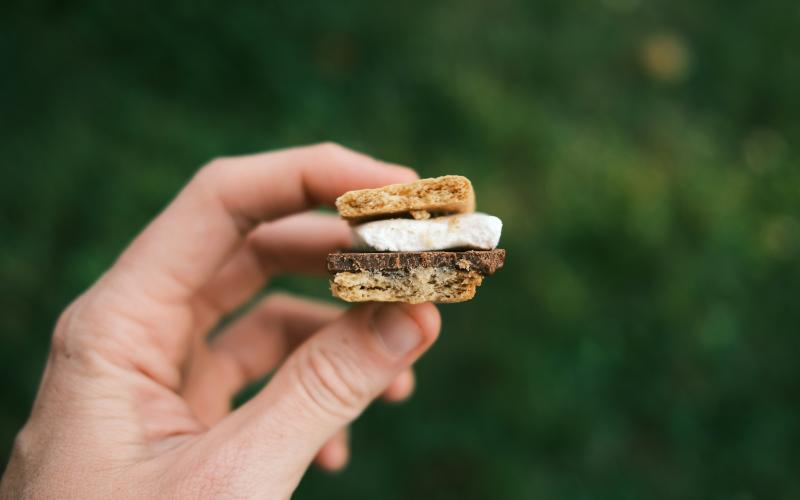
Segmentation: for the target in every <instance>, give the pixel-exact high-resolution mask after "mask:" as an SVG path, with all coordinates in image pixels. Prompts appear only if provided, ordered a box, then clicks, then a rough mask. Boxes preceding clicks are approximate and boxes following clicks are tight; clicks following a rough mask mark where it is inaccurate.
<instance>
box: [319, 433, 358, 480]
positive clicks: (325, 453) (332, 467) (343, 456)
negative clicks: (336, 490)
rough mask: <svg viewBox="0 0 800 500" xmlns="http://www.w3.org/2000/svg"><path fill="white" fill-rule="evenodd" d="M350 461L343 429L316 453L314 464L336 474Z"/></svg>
mask: <svg viewBox="0 0 800 500" xmlns="http://www.w3.org/2000/svg"><path fill="white" fill-rule="evenodd" d="M349 459H350V444H349V438H348V430H347V427H343V428H342V429H341V430H339V432H337V433H336V434H334V436H333V437H332V438H330V439H329V440H328V442H327V443H325V444H324V445H323V446H322V448H320V449H319V451H318V452H317V456H316V457H315V458H314V462H315V463H316V464H317V466H319V467H320V468H321V469H324V470H327V471H330V472H336V471H339V470H342V469H344V467H345V466H346V465H347V461H348V460H349Z"/></svg>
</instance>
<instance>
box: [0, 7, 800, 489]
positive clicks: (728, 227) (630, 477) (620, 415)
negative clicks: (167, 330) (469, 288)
mask: <svg viewBox="0 0 800 500" xmlns="http://www.w3.org/2000/svg"><path fill="white" fill-rule="evenodd" d="M798 26H800V7H798V5H797V3H796V2H792V1H788V0H787V1H770V2H745V1H740V0H730V1H721V0H716V1H697V0H672V1H666V0H665V1H647V0H598V1H588V0H569V1H567V0H541V1H535V2H525V1H515V0H497V1H489V0H482V1H481V0H460V1H455V0H452V1H440V2H411V1H409V2H393V3H381V2H353V1H343V2H329V1H322V0H314V1H306V2H289V1H284V2H219V3H215V2H209V1H175V2H101V1H96V0H86V1H77V2H46V1H41V0H31V1H26V2H16V4H15V3H10V4H9V3H4V4H3V6H2V7H0V154H1V159H0V169H2V175H1V176H0V208H1V210H0V340H1V341H2V345H1V347H0V456H3V457H4V458H3V459H2V460H1V461H0V463H3V462H4V461H5V457H7V453H8V451H9V449H10V446H11V442H12V439H13V436H14V435H15V433H16V431H17V430H18V428H19V427H20V426H21V424H22V423H23V422H24V420H25V418H26V416H27V414H28V412H29V410H30V405H31V401H32V398H33V396H34V393H35V389H36V386H37V384H38V380H39V376H40V372H41V370H42V366H43V362H44V359H45V356H46V351H47V348H48V342H49V336H50V332H51V329H52V326H53V323H54V321H55V319H56V317H57V315H58V314H59V312H60V310H61V309H62V308H64V306H65V305H66V304H67V303H68V302H69V301H70V300H71V299H73V298H74V297H75V296H76V295H77V294H79V293H80V292H81V291H82V290H83V289H85V288H86V287H88V286H89V285H90V284H91V283H92V282H93V280H95V279H96V278H97V277H98V275H99V274H100V273H101V272H102V270H103V269H105V268H106V267H107V266H108V265H109V264H110V263H111V262H112V261H113V259H114V257H115V255H116V254H117V253H118V252H119V251H120V250H121V249H122V248H123V247H124V246H125V245H126V244H127V242H129V241H130V239H131V238H132V237H133V235H134V234H135V233H136V232H137V231H138V230H139V229H140V228H141V227H142V226H143V225H144V224H145V223H146V222H147V221H148V220H149V219H151V218H152V217H153V216H154V215H155V214H156V213H157V212H158V211H159V209H160V208H161V207H163V206H164V205H165V204H166V203H167V202H168V200H169V199H170V197H171V196H172V195H173V194H174V193H175V192H176V191H177V190H178V189H179V188H180V186H181V185H182V184H183V183H184V182H185V181H186V180H187V179H188V178H189V176H191V175H192V173H193V172H194V171H195V170H196V169H197V168H198V167H199V166H200V165H202V164H203V163H204V162H206V161H207V160H209V159H211V158H213V157H215V156H220V155H232V154H241V153H248V152H254V151H261V150H268V149H273V148H278V147H284V146H287V145H296V144H304V143H311V142H316V141H321V140H334V141H337V142H340V143H342V144H345V145H347V146H350V147H353V148H356V149H360V150H363V151H366V152H368V153H370V154H372V155H375V156H378V157H380V158H384V159H388V160H391V161H395V162H399V163H403V164H407V165H411V166H414V167H415V168H417V169H418V170H419V172H420V173H421V174H422V175H423V176H433V175H439V174H445V173H460V174H464V175H468V176H469V177H470V178H471V179H472V180H473V182H474V185H475V188H476V191H477V195H478V204H479V208H481V209H483V210H485V211H488V212H491V213H494V214H496V215H498V216H500V217H501V218H502V219H503V221H504V222H505V228H504V229H505V230H504V234H503V239H502V246H503V247H505V248H507V249H508V252H509V257H508V261H507V266H506V268H505V269H504V270H503V271H502V272H500V273H499V274H498V275H497V276H496V277H493V278H492V279H490V280H488V281H487V282H486V284H485V285H484V286H483V287H482V288H481V290H480V293H479V295H478V297H477V299H476V300H474V301H472V302H470V303H468V304H461V305H452V306H444V307H442V308H441V310H442V314H443V316H444V329H443V334H442V337H441V339H440V341H439V343H438V344H437V345H436V346H435V348H434V349H433V350H432V351H431V352H430V353H429V354H428V355H427V356H426V357H425V358H424V359H423V360H422V361H421V362H420V363H419V366H418V375H419V388H418V392H417V394H416V395H415V397H414V399H413V400H412V401H411V402H410V403H409V404H406V405H404V406H399V407H390V406H386V405H382V404H378V405H375V406H374V407H372V408H371V409H369V410H368V411H367V412H366V414H365V415H364V417H363V418H362V419H361V420H360V421H359V422H358V423H357V424H356V425H355V427H354V431H353V432H354V436H353V448H354V456H353V460H352V463H351V465H350V467H349V468H348V469H347V470H346V471H345V472H343V473H341V474H338V475H333V476H332V475H328V474H324V473H320V472H316V471H314V472H311V473H309V474H308V476H307V477H306V479H305V480H304V481H303V483H302V484H301V486H300V488H299V490H298V492H297V497H298V498H305V499H314V498H348V499H353V498H382V499H388V500H391V499H405V498H431V499H468V498H568V499H572V498H576V499H583V498H586V499H589V498H622V499H625V498H630V499H633V498H680V499H693V498H698V499H700V498H732V499H742V500H744V499H751V498H752V499H755V498H770V499H782V498H787V499H788V498H798V497H800V479H798V471H799V470H800V365H799V364H798V360H799V359H800V335H799V334H800V304H798V295H799V294H800V259H799V258H798V257H799V256H800V169H798V159H799V158H800V154H799V153H800V151H799V150H798V148H797V147H796V143H797V140H798V138H799V137H800V92H798V88H799V86H800V57H798V49H800V29H798ZM276 287H279V288H282V289H288V290H292V291H295V292H300V293H308V294H310V295H314V296H319V297H322V296H325V295H326V294H327V291H326V283H325V281H324V280H313V279H307V278H303V279H300V278H298V279H294V278H289V279H283V280H281V281H280V282H279V283H277V284H276Z"/></svg>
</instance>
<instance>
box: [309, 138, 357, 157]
mask: <svg viewBox="0 0 800 500" xmlns="http://www.w3.org/2000/svg"><path fill="white" fill-rule="evenodd" d="M314 148H315V149H316V150H317V151H319V153H320V154H321V155H323V156H342V155H344V154H347V152H348V151H349V150H348V149H347V148H345V147H344V146H342V145H341V144H339V143H337V142H333V141H326V142H321V143H319V144H317V145H315V146H314Z"/></svg>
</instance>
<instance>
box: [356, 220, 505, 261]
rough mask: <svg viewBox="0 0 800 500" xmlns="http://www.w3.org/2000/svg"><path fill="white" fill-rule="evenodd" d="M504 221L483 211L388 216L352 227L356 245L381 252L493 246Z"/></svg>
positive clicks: (488, 247) (488, 248)
mask: <svg viewBox="0 0 800 500" xmlns="http://www.w3.org/2000/svg"><path fill="white" fill-rule="evenodd" d="M502 229H503V222H502V221H501V220H500V219H499V218H497V217H495V216H493V215H488V214H483V213H467V214H458V215H450V216H446V217H436V218H434V219H425V220H415V219H385V220H376V221H372V222H366V223H364V224H359V225H357V226H354V227H353V237H354V238H353V239H354V242H355V246H356V247H357V248H360V249H369V250H377V251H380V252H426V251H431V250H447V249H450V248H473V249H480V250H492V249H494V248H496V247H497V244H498V242H499V241H500V232H501V231H502Z"/></svg>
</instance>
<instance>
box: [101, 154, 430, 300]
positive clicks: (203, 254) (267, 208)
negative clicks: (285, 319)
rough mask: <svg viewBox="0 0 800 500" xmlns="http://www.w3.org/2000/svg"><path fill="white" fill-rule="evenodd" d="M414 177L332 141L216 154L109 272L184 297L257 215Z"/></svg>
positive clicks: (163, 295)
mask: <svg viewBox="0 0 800 500" xmlns="http://www.w3.org/2000/svg"><path fill="white" fill-rule="evenodd" d="M416 178H417V174H416V173H415V172H414V171H413V170H411V169H409V168H406V167H401V166H397V165H391V164H388V163H384V162H381V161H378V160H375V159H373V158H371V157H369V156H366V155H363V154H360V153H356V152H354V151H351V150H349V149H346V148H343V147H341V146H338V145H335V144H320V145H315V146H306V147H298V148H292V149H285V150H279V151H274V152H269V153H262V154H256V155H251V156H242V157H234V158H226V159H221V160H216V161H213V162H211V163H210V164H209V165H207V166H206V167H204V168H203V169H201V170H200V171H199V172H198V174H197V175H195V177H194V178H193V179H192V180H191V181H190V182H189V183H188V184H187V185H186V186H185V187H184V189H183V190H181V192H180V193H179V194H178V196H177V197H176V198H175V200H173V202H172V203H170V205H169V206H168V207H167V208H166V209H165V210H164V211H163V212H162V213H161V214H160V215H159V216H158V217H157V218H156V219H155V220H153V221H152V222H151V223H150V225H148V226H147V228H145V230H144V231H143V232H142V233H141V234H140V235H139V236H138V237H137V238H136V239H135V240H134V241H133V242H132V243H131V245H130V246H129V247H128V248H127V249H126V250H125V251H124V252H123V254H122V255H121V256H120V258H119V260H118V261H117V263H116V264H115V265H114V268H112V272H113V271H114V270H115V269H117V270H119V269H124V270H126V271H128V275H129V276H132V278H131V279H132V280H133V282H134V286H137V287H139V288H144V289H146V290H148V291H149V292H150V293H151V294H156V295H157V298H159V299H161V300H181V299H186V298H188V297H190V296H191V295H192V294H193V293H194V292H196V291H197V290H198V289H199V288H200V287H201V286H202V285H203V284H204V283H205V282H206V281H207V280H208V279H209V278H210V277H211V276H212V275H213V274H214V272H215V271H216V270H217V269H219V268H220V267H221V266H222V264H223V263H224V262H225V261H226V260H227V258H228V257H229V256H230V255H231V253H232V252H233V251H234V250H235V249H236V248H237V247H238V246H239V244H241V242H242V241H243V239H244V237H245V236H246V235H247V234H248V233H249V232H250V230H252V229H253V228H254V227H255V226H256V225H257V224H258V223H259V222H262V221H267V220H272V219H276V218H278V217H281V216H283V215H287V214H290V213H294V212H299V211H302V210H307V209H309V208H311V207H314V206H317V205H332V204H333V202H334V200H335V199H336V197H338V196H339V195H341V194H342V193H344V192H345V191H349V190H353V189H362V188H368V187H376V186H382V185H386V184H391V183H397V182H409V181H412V180H414V179H416ZM309 238H313V235H309Z"/></svg>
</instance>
